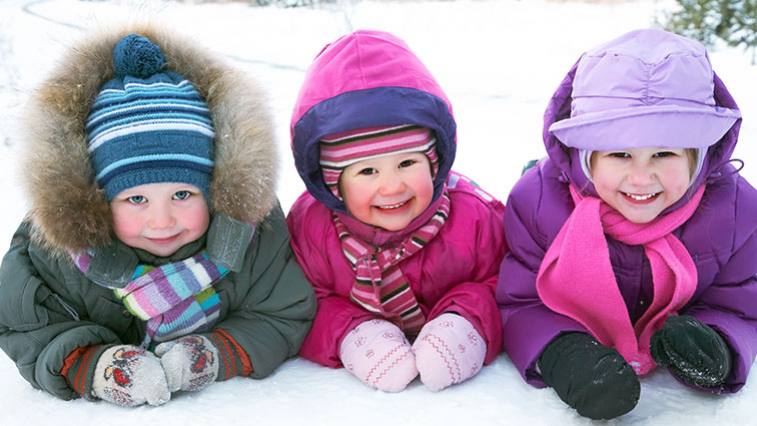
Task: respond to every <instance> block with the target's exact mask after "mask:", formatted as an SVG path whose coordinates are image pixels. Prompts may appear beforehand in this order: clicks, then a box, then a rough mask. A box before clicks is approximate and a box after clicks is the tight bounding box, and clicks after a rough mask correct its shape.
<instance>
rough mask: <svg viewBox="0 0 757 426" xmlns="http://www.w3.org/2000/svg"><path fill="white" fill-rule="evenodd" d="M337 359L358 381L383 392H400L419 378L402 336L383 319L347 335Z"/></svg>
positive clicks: (368, 323) (356, 328) (411, 354)
mask: <svg viewBox="0 0 757 426" xmlns="http://www.w3.org/2000/svg"><path fill="white" fill-rule="evenodd" d="M339 358H340V359H341V360H342V364H344V368H346V369H347V371H349V372H350V373H352V374H353V375H354V376H355V377H357V378H358V379H360V381H362V382H363V383H365V384H367V385H368V386H370V387H373V388H376V389H379V390H382V391H384V392H399V391H401V390H403V389H405V387H406V386H407V385H408V383H410V382H411V381H413V379H414V378H415V376H417V375H418V370H417V369H416V368H415V355H413V350H412V348H411V347H410V343H409V342H408V341H407V339H406V338H405V334H404V333H403V332H402V330H400V329H399V327H397V326H396V325H394V324H392V323H390V322H389V321H386V320H381V319H374V320H370V321H365V322H363V323H361V324H360V325H358V326H357V327H355V328H354V329H352V331H350V332H348V333H347V335H346V336H344V338H343V339H342V344H341V345H340V347H339Z"/></svg>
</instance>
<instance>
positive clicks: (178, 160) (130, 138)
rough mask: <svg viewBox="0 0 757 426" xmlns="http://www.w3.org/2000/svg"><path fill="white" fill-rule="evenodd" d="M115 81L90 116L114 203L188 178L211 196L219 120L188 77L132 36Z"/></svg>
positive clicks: (101, 179)
mask: <svg viewBox="0 0 757 426" xmlns="http://www.w3.org/2000/svg"><path fill="white" fill-rule="evenodd" d="M113 64H114V66H115V75H116V78H114V79H112V80H110V81H108V82H107V83H105V84H104V85H103V87H102V88H101V89H100V93H99V94H98V96H97V98H96V99H95V102H94V104H93V105H92V108H91V109H90V112H89V116H88V117H87V123H86V132H87V146H88V149H89V155H90V158H91V161H92V166H93V168H94V170H95V180H96V181H97V184H98V185H99V186H100V187H102V188H104V189H105V194H106V196H107V198H108V201H111V200H112V199H113V198H114V197H115V196H116V195H118V193H120V192H121V191H123V190H125V189H129V188H131V187H134V186H138V185H144V184H149V183H159V182H183V183H188V184H191V185H194V186H196V187H197V188H199V189H200V190H201V191H202V193H203V195H204V196H205V198H206V199H209V196H208V195H209V194H208V192H209V185H210V174H211V172H212V170H213V136H214V133H213V123H212V121H211V119H210V113H209V110H208V105H207V104H206V103H205V101H204V100H203V98H202V96H200V94H199V93H198V92H197V90H196V89H195V87H194V86H193V85H192V83H190V82H189V81H188V80H187V79H185V78H184V77H182V76H181V75H179V74H177V73H175V72H172V71H162V70H163V68H164V66H165V57H164V56H163V53H162V52H161V50H160V48H159V47H158V46H157V45H155V44H154V43H152V42H151V41H150V40H148V39H147V38H145V37H143V36H140V35H137V34H130V35H128V36H126V37H124V38H122V39H121V40H120V41H119V42H118V43H117V44H116V46H115V47H114V48H113Z"/></svg>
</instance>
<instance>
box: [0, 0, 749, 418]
mask: <svg viewBox="0 0 757 426" xmlns="http://www.w3.org/2000/svg"><path fill="white" fill-rule="evenodd" d="M673 7H674V4H673V2H672V1H670V0H656V1H655V0H640V1H634V2H632V1H622V0H614V1H601V2H598V1H585V2H577V1H573V2H570V1H557V0H552V1H547V0H527V1H526V0H523V1H517V0H500V1H493V0H489V1H480V0H479V1H475V0H459V1H452V2H448V1H443V2H437V1H419V2H410V1H393V2H392V1H365V2H360V1H351V0H339V1H338V2H337V3H336V4H329V5H322V6H321V7H318V8H295V9H284V8H278V7H266V8H257V7H249V6H247V5H246V4H244V3H240V2H230V3H214V4H194V5H193V4H191V3H173V2H163V1H151V2H147V1H140V2H135V1H111V2H85V1H74V0H56V1H51V0H26V1H24V0H5V1H2V2H0V111H2V114H0V158H1V159H0V191H2V192H1V193H2V195H3V198H4V200H5V202H7V204H6V205H5V207H4V208H3V209H2V210H0V247H3V249H2V252H4V251H5V247H7V244H8V243H9V241H10V237H11V236H12V233H13V231H14V230H15V228H16V227H17V225H18V223H19V222H20V220H21V219H22V217H23V215H24V212H25V211H26V204H25V200H24V198H23V196H22V193H21V191H20V189H19V185H18V179H17V175H16V173H17V171H16V166H17V160H16V158H17V151H18V148H19V147H18V145H19V141H18V138H17V132H18V128H17V124H18V117H19V116H20V114H21V111H22V109H23V104H24V102H25V101H26V100H27V99H28V96H29V94H30V93H31V92H32V90H33V89H34V87H35V86H36V84H37V83H38V82H39V81H40V80H41V79H43V78H44V77H45V75H46V74H45V73H46V71H48V70H50V69H51V68H52V65H53V63H54V61H55V60H56V58H58V57H59V56H60V55H61V54H62V52H64V50H65V48H66V47H67V46H68V45H69V44H70V43H71V42H72V41H75V40H77V39H78V38H79V37H81V35H82V33H83V31H84V30H86V29H97V28H101V27H103V26H107V25H108V24H112V23H114V22H124V21H128V20H135V19H140V18H143V17H146V16H147V17H151V18H155V19H158V20H159V21H162V22H165V23H166V24H167V25H169V26H170V27H171V28H174V29H176V30H177V31H181V32H182V33H183V34H185V35H190V36H193V37H196V38H197V39H198V41H200V42H201V43H202V44H204V45H206V46H208V47H210V48H212V49H215V50H216V51H217V52H219V53H221V54H223V55H225V56H226V57H227V58H228V59H229V61H231V62H232V63H233V64H234V65H235V66H238V67H240V68H242V69H244V70H245V71H247V72H249V73H250V74H251V75H253V76H254V77H256V78H257V79H258V80H259V81H260V82H261V83H262V85H263V87H265V88H266V89H267V91H268V93H269V96H270V101H271V106H272V109H273V112H274V116H275V120H276V131H277V137H278V144H279V146H280V163H281V179H280V182H279V185H278V188H277V193H278V196H279V199H280V200H281V203H282V206H283V207H284V209H285V210H288V208H289V206H290V205H291V204H292V203H293V202H294V200H295V198H296V197H297V196H298V195H299V193H300V192H301V191H302V190H303V189H304V185H303V184H302V182H301V181H300V180H299V177H298V175H297V173H296V171H295V169H294V164H293V161H292V158H291V154H290V152H289V131H288V123H289V118H290V114H291V111H292V107H293V104H294V101H295V98H296V95H297V92H298V90H299V86H300V84H301V82H302V78H303V76H304V70H305V69H306V68H307V66H308V65H309V64H310V61H311V60H312V58H313V57H314V56H315V55H316V53H317V52H319V51H320V49H321V48H322V47H323V45H324V44H326V43H328V42H330V41H332V40H334V39H336V38H337V37H338V36H340V35H342V34H344V33H346V32H349V31H351V30H354V29H358V28H370V29H382V30H386V31H389V32H392V33H394V34H396V35H398V36H399V37H401V38H403V39H404V40H405V41H406V42H407V43H408V44H409V45H410V47H411V48H412V49H413V50H414V51H415V52H416V54H417V55H418V56H419V57H420V58H421V59H422V60H423V61H424V63H425V64H426V66H427V67H428V68H429V69H430V70H431V72H432V73H433V74H434V75H435V76H436V78H437V79H438V80H439V82H440V84H441V85H442V87H443V88H444V90H445V91H446V93H447V95H448V96H449V98H450V100H451V101H452V103H453V105H454V108H455V116H456V118H457V123H458V141H459V147H458V154H457V159H456V162H455V169H456V170H458V171H460V172H462V173H464V174H466V175H468V176H470V177H472V178H473V179H475V180H476V181H477V182H478V183H479V184H481V185H482V186H483V187H484V188H485V189H487V190H488V191H489V192H490V193H492V194H494V195H495V196H498V197H500V198H501V199H503V200H505V199H506V198H507V194H508V191H509V189H510V188H511V187H512V186H513V184H514V183H515V181H516V180H517V179H518V177H519V175H520V170H521V168H522V166H523V165H524V164H525V163H526V162H527V161H528V160H530V159H534V158H539V157H541V156H543V155H544V148H543V145H542V142H541V126H542V123H541V120H542V114H543V111H544V107H545V106H546V104H547V100H548V99H549V97H550V96H551V94H552V92H553V90H554V89H555V88H556V87H557V85H558V83H559V82H560V81H561V79H562V78H563V76H564V74H565V72H567V70H568V69H569V68H570V66H571V65H572V64H573V63H574V62H575V61H576V59H577V58H578V57H579V55H580V54H581V53H582V52H583V51H585V50H587V49H589V48H591V47H593V46H595V45H597V44H599V43H602V42H604V41H607V40H609V39H611V38H614V37H616V36H618V35H620V34H622V33H624V32H626V31H630V30H632V29H637V28H643V27H651V26H654V25H655V18H656V17H657V18H659V17H660V16H661V13H662V12H663V11H670V10H672V8H673ZM749 56H750V55H748V54H747V53H745V52H744V51H743V50H741V49H735V48H725V47H722V46H720V47H717V48H715V49H713V50H712V51H711V59H712V62H713V64H714V67H715V70H716V72H718V74H719V75H720V77H721V78H722V79H723V81H725V82H726V84H727V85H728V87H729V89H730V91H731V93H732V94H733V95H734V97H735V98H736V101H737V102H738V103H739V105H740V107H741V109H742V114H743V117H744V122H743V125H742V130H741V138H740V140H741V143H740V144H739V145H738V146H737V148H736V153H735V155H734V157H736V158H741V159H743V160H745V161H746V166H745V168H744V170H743V171H742V175H743V176H745V177H746V178H747V179H749V180H750V181H751V182H753V183H757V167H756V166H755V165H754V164H753V163H752V162H751V161H750V160H752V159H754V158H757V157H756V156H757V144H755V139H757V96H755V93H757V66H754V65H750V63H749ZM0 384H1V385H0V401H1V402H0V406H1V407H2V409H0V425H3V426H11V425H37V424H42V423H43V422H45V423H47V422H50V421H56V422H60V421H64V422H66V423H68V422H71V423H73V424H77V425H90V424H108V425H122V424H123V425H126V424H129V425H134V424H150V425H152V424H160V425H187V424H195V423H196V424H210V423H214V424H217V425H224V426H225V425H236V424H245V425H246V424H261V425H279V424H282V425H290V424H301V423H305V422H307V423H308V424H313V425H321V424H324V425H326V424H327V425H333V424H336V425H341V424H348V423H358V422H359V423H360V424H361V425H374V424H376V425H385V424H387V423H389V424H412V425H453V424H461V423H466V424H473V425H479V424H481V425H500V424H501V425H505V424H506V425H519V424H525V423H528V424H529V425H554V424H568V425H580V424H588V423H591V422H590V421H588V420H587V419H584V418H581V417H580V416H578V415H577V414H576V413H575V411H573V410H570V409H568V408H567V406H565V405H564V404H563V403H562V401H560V400H559V399H558V398H557V396H556V394H555V393H554V392H553V391H552V390H551V389H541V390H540V389H535V388H532V387H530V386H528V385H526V384H525V383H524V382H523V380H522V379H521V378H520V376H519V375H518V373H517V372H516V371H515V369H514V367H513V365H512V364H511V363H510V361H509V359H508V358H507V356H506V355H501V356H500V357H499V358H498V359H497V360H496V362H494V363H493V364H492V365H490V366H488V367H486V368H484V370H483V371H482V372H481V373H480V374H479V375H478V376H476V377H475V378H474V379H472V380H470V381H468V382H466V383H464V384H461V385H457V386H454V387H452V388H449V389H446V390H444V391H442V392H440V393H436V394H433V393H432V392H430V391H428V390H426V389H425V387H423V385H422V384H421V383H419V382H418V381H417V380H416V381H415V382H414V383H413V384H411V385H410V387H409V388H408V389H407V390H406V391H404V392H402V393H400V394H385V393H382V392H379V391H374V390H372V389H370V388H368V387H366V386H364V385H363V384H361V383H360V382H358V381H357V380H356V379H354V378H353V377H352V376H350V375H349V373H347V372H346V371H345V370H343V369H341V370H331V369H328V368H324V367H320V366H318V365H316V364H313V363H310V362H308V361H305V360H302V359H294V360H291V361H289V362H287V363H285V364H284V365H283V366H281V367H280V368H279V369H278V370H277V371H276V372H275V373H274V374H273V375H272V376H270V377H269V378H267V379H266V380H263V381H255V380H249V379H242V378H236V379H232V380H230V381H227V382H223V383H216V384H214V385H213V386H211V387H209V388H207V389H205V390H204V391H202V392H200V393H197V394H175V395H174V396H173V400H172V401H171V402H170V403H169V404H167V405H164V406H162V407H160V408H152V407H139V408H136V409H122V408H118V407H115V406H113V405H110V404H107V403H89V402H86V401H82V400H76V401H68V402H66V401H60V400H57V399H55V398H54V397H52V396H50V395H48V394H46V393H44V392H42V391H38V390H35V389H33V388H32V387H31V386H29V384H28V383H27V382H26V381H24V380H23V379H22V378H21V376H20V375H19V374H18V372H17V370H16V368H15V366H14V365H13V363H12V362H11V361H10V359H8V358H7V357H6V356H4V355H0ZM756 404H757V384H755V379H754V378H752V379H751V380H750V381H749V382H748V383H747V385H746V386H745V387H744V388H743V389H742V390H741V392H739V393H738V394H735V395H731V396H726V397H717V396H711V395H703V394H700V393H697V392H694V391H692V390H690V389H687V388H685V387H684V386H682V385H680V384H678V383H677V382H675V381H674V380H673V379H672V378H671V377H670V376H669V375H668V373H667V372H665V371H657V372H655V373H654V374H652V375H651V376H649V377H647V378H645V379H643V381H642V392H641V400H640V402H639V405H638V406H637V407H636V409H634V410H633V411H632V412H631V413H629V414H628V415H626V416H624V417H622V418H620V419H616V420H614V421H611V422H609V423H610V424H623V425H625V424H629V425H656V424H665V425H679V424H686V425H690V426H694V425H712V424H713V423H715V422H717V423H720V424H739V425H757V418H755V416H754V415H753V411H754V407H755V406H757V405H756Z"/></svg>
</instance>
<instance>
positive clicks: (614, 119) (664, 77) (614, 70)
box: [549, 29, 741, 163]
mask: <svg viewBox="0 0 757 426" xmlns="http://www.w3.org/2000/svg"><path fill="white" fill-rule="evenodd" d="M571 97H572V103H571V113H570V118H568V119H565V120H561V121H558V122H555V123H553V124H552V125H551V126H550V128H549V131H550V132H551V133H552V134H554V135H555V136H556V137H557V138H558V139H559V140H560V141H561V142H562V143H564V144H565V145H566V146H569V147H572V148H577V149H579V150H581V151H583V152H589V153H590V152H591V151H607V150H613V149H619V148H642V147H653V146H660V147H666V148H695V149H698V151H699V152H700V155H699V157H700V160H699V162H700V163H701V161H702V160H701V157H703V155H701V154H702V153H703V152H705V151H706V149H707V147H709V146H711V145H714V144H715V143H716V142H717V141H718V140H720V138H722V137H723V135H724V134H725V133H726V132H727V131H728V129H730V128H731V126H732V125H733V124H734V122H735V121H736V120H737V119H738V118H739V117H740V116H741V115H740V113H739V111H737V110H733V109H728V108H723V107H719V106H717V105H716V104H715V99H714V82H713V71H712V67H711V65H710V61H709V58H708V57H707V52H706V50H705V48H704V46H702V45H701V44H700V43H698V42H696V41H694V40H690V39H687V38H684V37H681V36H678V35H675V34H672V33H669V32H666V31H662V30H654V29H646V30H638V31H632V32H630V33H627V34H625V35H623V36H621V37H619V38H617V39H615V40H612V41H610V42H608V43H605V44H603V45H601V46H599V47H597V48H595V49H593V50H591V51H589V52H587V53H585V54H584V55H583V56H582V57H581V59H580V60H579V62H578V66H577V69H576V75H575V78H574V80H573V92H572V95H571Z"/></svg>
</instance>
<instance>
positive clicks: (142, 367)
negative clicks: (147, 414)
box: [92, 345, 171, 407]
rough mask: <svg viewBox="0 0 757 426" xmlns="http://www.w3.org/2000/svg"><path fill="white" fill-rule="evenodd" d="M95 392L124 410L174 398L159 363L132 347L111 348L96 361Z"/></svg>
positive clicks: (147, 353)
mask: <svg viewBox="0 0 757 426" xmlns="http://www.w3.org/2000/svg"><path fill="white" fill-rule="evenodd" d="M92 393H94V395H95V396H96V397H98V398H100V399H102V400H105V401H108V402H111V403H113V404H116V405H120V406H124V407H136V406H137V405H142V404H144V403H148V404H150V405H162V404H165V403H166V402H168V401H169V400H170V399H171V392H169V391H168V385H167V384H166V375H165V374H164V373H163V367H162V366H161V365H160V360H159V359H158V358H157V357H155V355H153V354H152V353H150V352H147V351H145V350H144V349H142V348H139V347H136V346H132V345H120V346H113V347H112V348H109V349H108V350H106V351H105V352H103V354H102V355H100V358H99V359H98V360H97V365H96V366H95V375H94V379H93V380H92Z"/></svg>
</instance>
